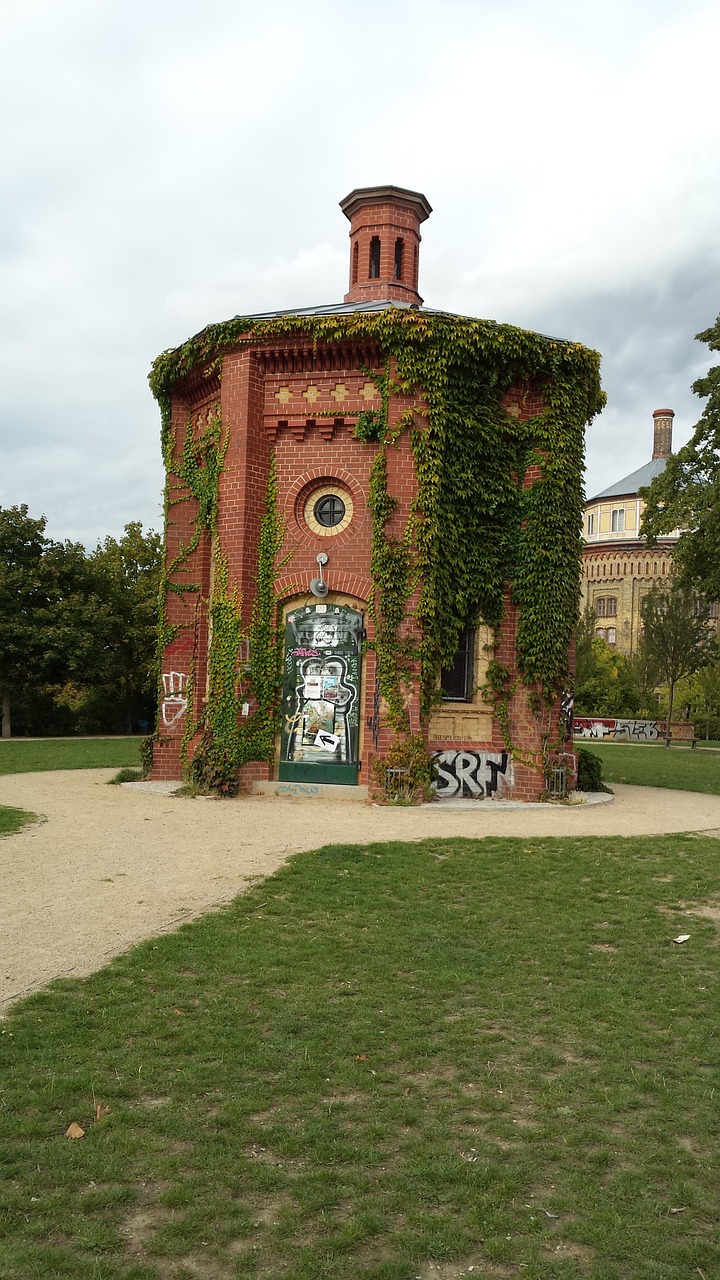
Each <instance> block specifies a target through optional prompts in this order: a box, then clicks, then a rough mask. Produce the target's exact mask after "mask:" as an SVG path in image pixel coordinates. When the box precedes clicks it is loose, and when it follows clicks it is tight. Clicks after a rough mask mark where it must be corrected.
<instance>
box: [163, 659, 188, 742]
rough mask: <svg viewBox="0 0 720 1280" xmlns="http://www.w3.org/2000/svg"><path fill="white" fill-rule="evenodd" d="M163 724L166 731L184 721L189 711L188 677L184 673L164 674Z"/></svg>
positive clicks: (166, 672)
mask: <svg viewBox="0 0 720 1280" xmlns="http://www.w3.org/2000/svg"><path fill="white" fill-rule="evenodd" d="M162 682H163V699H162V703H161V708H160V710H161V713H162V722H163V724H164V725H165V728H166V729H172V727H173V725H175V724H177V723H178V721H180V720H182V718H183V716H184V715H185V712H186V711H187V697H186V687H187V676H186V675H184V673H183V672H182V671H165V672H163V678H162Z"/></svg>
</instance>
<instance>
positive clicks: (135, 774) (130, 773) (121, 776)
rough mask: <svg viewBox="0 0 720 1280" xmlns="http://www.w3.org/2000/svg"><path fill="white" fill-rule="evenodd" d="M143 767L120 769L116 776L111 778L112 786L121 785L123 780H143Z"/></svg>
mask: <svg viewBox="0 0 720 1280" xmlns="http://www.w3.org/2000/svg"><path fill="white" fill-rule="evenodd" d="M141 781H142V769H120V770H119V772H118V773H116V774H115V777H114V778H111V779H110V786H111V787H119V786H120V784H121V783H122V782H141Z"/></svg>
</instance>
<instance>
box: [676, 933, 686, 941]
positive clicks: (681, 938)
mask: <svg viewBox="0 0 720 1280" xmlns="http://www.w3.org/2000/svg"><path fill="white" fill-rule="evenodd" d="M689 938H690V934H689V933H679V934H678V936H677V938H673V942H687V941H688V940H689Z"/></svg>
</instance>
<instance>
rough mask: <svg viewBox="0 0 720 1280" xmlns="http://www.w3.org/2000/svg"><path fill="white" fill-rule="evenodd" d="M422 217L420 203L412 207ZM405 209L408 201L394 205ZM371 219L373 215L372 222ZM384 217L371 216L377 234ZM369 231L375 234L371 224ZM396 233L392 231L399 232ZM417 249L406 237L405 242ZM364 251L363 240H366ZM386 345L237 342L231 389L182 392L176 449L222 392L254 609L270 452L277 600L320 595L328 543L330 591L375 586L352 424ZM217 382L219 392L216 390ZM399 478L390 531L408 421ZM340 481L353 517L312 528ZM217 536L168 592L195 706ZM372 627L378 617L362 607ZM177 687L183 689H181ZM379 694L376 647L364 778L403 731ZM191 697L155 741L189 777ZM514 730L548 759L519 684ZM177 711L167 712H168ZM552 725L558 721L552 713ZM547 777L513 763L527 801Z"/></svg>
mask: <svg viewBox="0 0 720 1280" xmlns="http://www.w3.org/2000/svg"><path fill="white" fill-rule="evenodd" d="M409 216H410V217H412V216H414V215H409ZM393 217H395V218H396V217H397V210H394V211H393ZM364 225H365V224H363V226H364ZM374 225H375V224H374V223H370V222H368V224H367V234H368V236H369V234H370V231H371V230H372V228H373V226H374ZM363 234H364V233H363ZM393 244H394V242H393ZM406 251H407V250H406ZM361 252H362V249H361ZM377 363H378V359H377V353H374V352H373V351H372V350H369V349H367V348H362V349H359V348H357V347H356V346H353V344H350V343H345V344H336V345H334V346H332V345H327V344H325V345H323V344H319V346H318V347H317V348H315V347H313V346H311V345H310V344H309V343H308V342H303V341H302V340H301V339H293V340H292V341H289V342H287V343H283V344H282V346H281V347H278V346H276V347H270V346H269V345H268V344H258V346H257V347H256V348H243V349H240V350H236V351H234V352H231V353H229V354H228V355H226V356H225V358H224V360H223V370H222V389H221V391H220V392H219V387H218V386H217V385H214V386H212V387H211V388H206V389H205V391H204V393H203V392H202V390H200V391H198V393H197V394H196V395H195V397H194V402H193V401H191V399H190V398H189V397H188V398H182V397H180V396H177V397H176V398H175V400H174V402H173V424H174V427H175V429H176V432H177V443H176V450H179V449H180V448H181V447H182V438H183V433H184V430H185V426H186V423H187V419H188V414H189V413H190V414H191V417H192V422H193V424H194V429H195V430H198V429H201V427H202V423H203V421H207V415H208V412H210V411H211V410H212V407H213V405H214V404H216V403H218V399H220V402H221V405H222V421H223V428H224V430H226V431H227V432H228V436H229V438H228V449H227V454H226V459H225V468H224V471H223V474H222V477H221V481H220V492H219V513H218V525H219V536H220V543H221V547H222V550H223V552H224V554H225V555H226V556H227V561H228V568H229V577H230V585H231V586H232V585H233V583H237V585H238V587H239V589H240V591H241V592H242V596H243V616H244V621H245V622H246V623H247V622H248V621H249V616H250V609H251V605H252V599H253V594H254V577H255V574H256V571H257V548H258V541H259V533H260V525H261V520H262V516H263V512H264V506H265V497H266V488H267V479H268V469H269V463H270V457H271V454H272V452H273V450H274V451H275V454H276V458H277V477H278V499H279V508H280V511H281V512H282V514H283V517H284V519H285V522H286V535H285V543H284V547H283V552H282V554H283V556H285V555H289V556H290V558H289V560H288V561H287V563H286V564H285V566H284V567H283V569H282V571H281V574H280V576H279V579H278V581H277V584H276V592H277V598H278V605H279V607H281V606H282V603H283V602H285V601H287V600H289V599H292V598H298V597H300V598H306V599H307V600H308V601H311V600H313V599H314V597H312V595H311V594H310V589H309V584H310V580H311V579H312V578H314V577H316V576H317V573H318V565H317V561H316V556H317V554H318V552H320V551H323V552H325V553H326V554H327V555H328V557H329V559H328V563H327V565H326V566H325V569H324V576H325V578H326V580H327V582H328V584H329V586H330V591H331V593H332V594H331V595H330V596H329V597H328V599H329V600H332V598H333V597H334V596H336V595H342V596H343V597H350V598H351V599H352V600H354V601H355V602H357V606H358V607H360V608H363V605H364V604H365V605H366V602H367V600H368V597H369V594H370V590H371V580H370V569H369V564H370V550H371V534H372V518H371V514H370V512H369V510H368V509H367V502H368V494H369V480H370V470H371V466H372V463H373V459H374V457H375V453H376V451H377V446H376V445H375V444H374V443H361V442H359V441H357V440H355V439H354V437H353V430H354V426H355V423H356V422H357V418H358V416H359V414H360V413H362V412H365V411H367V410H368V409H379V408H380V396H379V393H378V391H377V388H376V387H375V385H374V383H373V381H372V379H371V378H370V377H369V376H368V374H367V373H366V372H365V369H367V368H368V367H372V366H373V364H374V365H375V366H377ZM218 393H219V394H218ZM413 403H414V401H413V400H412V399H405V398H403V397H394V398H393V399H392V401H391V405H390V418H391V426H392V425H393V424H395V423H397V421H398V420H399V417H400V415H401V414H402V413H403V411H404V410H405V409H406V408H407V407H408V406H410V405H412V404H413ZM506 406H507V408H508V409H509V411H510V412H511V413H513V414H514V415H515V416H517V417H519V418H521V419H527V418H529V417H531V416H533V415H535V414H537V413H538V412H540V411H541V409H542V400H541V396H540V393H539V391H538V389H537V388H533V387H532V386H531V385H527V386H522V387H518V388H516V389H515V390H513V391H512V392H511V393H510V394H509V395H508V396H507V398H506ZM387 471H388V488H389V491H390V492H391V494H392V495H393V497H394V498H395V499H396V500H397V503H398V506H397V509H396V511H395V512H394V514H393V517H392V519H391V521H390V523H389V525H388V528H387V532H388V534H389V535H390V536H396V537H398V538H400V537H402V535H403V533H404V530H405V528H406V525H407V521H408V518H409V516H410V513H411V509H412V504H413V500H414V498H415V496H416V493H417V482H416V476H415V468H414V459H413V455H412V451H411V447H410V441H409V433H408V432H407V431H405V432H403V433H402V434H401V435H400V437H399V439H398V442H397V446H396V447H394V446H390V447H389V449H388V454H387ZM539 475H540V469H539V467H537V466H533V467H531V468H530V469H529V471H528V474H527V476H526V477H525V483H526V484H531V483H532V482H533V481H534V480H535V479H536V478H537V477H538V476H539ZM331 479H334V480H335V481H337V482H339V483H340V485H341V486H343V487H344V488H345V489H346V491H347V492H348V493H349V494H350V496H351V498H352V503H353V509H354V510H353V518H352V521H351V523H350V524H349V526H348V527H347V529H345V530H343V531H342V532H341V533H339V534H336V535H335V536H326V535H323V534H320V533H317V532H313V530H312V529H311V528H309V527H308V525H307V523H306V521H305V518H304V510H305V502H306V500H307V497H308V495H309V494H310V493H311V492H312V489H313V486H314V485H317V484H320V483H321V482H322V481H324V480H331ZM195 515H196V503H195V502H194V500H192V499H188V498H187V497H186V496H185V497H184V498H183V500H182V501H180V502H178V503H177V504H175V505H173V506H172V507H171V508H170V512H169V519H168V531H167V558H168V563H169V564H170V563H172V562H173V560H174V558H175V557H176V556H177V555H178V554H179V552H180V549H181V547H182V546H183V545H185V546H187V544H188V543H189V542H190V540H191V538H192V535H193V532H194V520H195ZM210 574H211V547H210V545H209V539H208V537H207V536H206V535H203V537H202V538H201V541H200V544H199V546H198V548H197V551H196V552H195V553H194V555H193V556H192V557H190V561H189V563H188V564H187V565H183V566H182V567H179V568H176V569H175V570H174V572H173V577H174V580H175V581H176V582H179V583H184V584H186V585H187V584H189V583H192V584H196V585H197V586H198V587H199V588H200V590H199V591H190V592H186V593H183V594H182V595H181V596H178V595H176V594H175V593H172V592H170V593H169V594H168V599H167V614H168V621H169V622H170V623H171V624H172V625H175V626H177V627H178V631H177V635H176V637H175V638H174V639H173V641H172V642H171V644H170V645H169V646H168V649H167V650H166V654H165V658H164V662H163V672H164V673H166V674H170V673H172V672H176V673H178V674H183V673H186V674H187V672H188V671H189V665H190V660H191V656H192V654H193V652H194V654H195V663H196V686H195V699H194V705H193V707H192V708H188V710H187V713H186V714H187V715H191V714H192V715H194V716H196V717H197V715H198V714H199V712H200V710H201V705H202V698H203V697H204V696H205V681H206V670H207V667H206V662H207V613H206V607H205V602H206V601H207V598H208V595H209V591H210ZM416 604H417V596H415V597H413V599H412V600H411V601H410V602H409V605H408V611H407V619H406V622H405V625H404V628H403V632H402V634H404V635H417V624H416V623H415V621H414V619H413V611H414V608H415V606H416ZM364 612H365V617H366V627H367V631H368V636H369V638H370V639H371V640H372V638H373V629H372V620H371V619H370V617H369V615H368V613H367V608H366V607H365V608H364ZM516 623H517V610H516V608H515V607H514V606H512V605H511V604H509V603H508V607H507V612H506V617H505V620H504V621H503V623H502V625H501V626H500V628H499V629H498V633H497V637H496V640H497V647H496V654H495V656H496V658H497V660H498V661H499V662H501V663H503V664H505V665H507V666H508V667H509V668H510V670H511V671H513V672H514V670H515V638H516ZM418 692H419V691H418V685H417V672H416V673H415V675H414V678H413V680H412V682H411V686H410V687H409V688H408V690H407V695H408V697H407V706H408V711H409V716H410V724H411V728H412V730H413V731H418V730H419V728H420V716H419V697H418ZM174 696H175V695H174V694H171V699H172V697H174ZM374 697H375V661H374V655H373V654H372V653H369V654H368V655H367V656H366V658H365V661H364V686H363V700H364V705H363V708H362V713H361V724H362V726H363V735H362V757H361V773H360V781H361V782H365V783H371V781H372V771H371V764H372V759H373V757H374V756H375V755H376V754H379V755H380V757H383V756H384V754H385V753H386V751H387V749H388V747H389V745H390V743H391V741H392V739H393V733H392V731H391V730H390V729H389V728H388V727H387V726H386V725H380V726H379V728H378V727H377V725H376V724H374V723H373V709H374ZM178 706H179V703H178V702H177V701H172V700H171V701H170V702H169V703H166V704H165V716H164V719H163V713H162V709H161V721H160V731H161V735H162V736H161V740H160V741H159V742H157V743H156V748H155V765H154V769H153V776H154V777H156V778H171V777H179V776H180V758H179V752H180V740H181V737H182V733H183V730H184V728H185V727H186V723H187V722H186V720H185V719H184V718H183V717H182V716H181V715H176V712H177V710H178ZM509 712H510V722H511V726H512V738H513V742H514V744H515V746H516V747H517V748H518V750H519V752H520V754H522V755H524V756H529V757H534V758H535V759H536V760H538V762H539V760H540V755H541V748H542V726H541V725H540V724H539V723H538V721H537V719H536V717H535V716H534V715H533V714H532V712H531V711H530V708H529V705H528V691H527V690H524V689H520V690H518V691H517V692H516V693H515V694H514V695H513V697H512V699H511V701H510V707H509ZM168 721H169V723H168ZM545 727H546V728H548V726H545ZM558 729H559V705H558V706H557V707H555V708H554V709H553V711H552V715H551V722H550V725H549V731H550V733H551V736H555V735H556V734H557V732H558ZM453 747H457V749H464V748H468V749H473V750H476V751H493V752H502V751H504V750H506V746H505V743H504V742H503V738H502V734H501V732H500V727H499V725H498V724H497V723H496V722H495V723H494V725H493V733H492V739H491V741H490V742H487V743H478V742H472V743H464V742H463V743H460V742H459V743H457V744H454V743H452V744H451V743H445V742H443V748H444V749H452V748H453ZM272 772H273V767H272V766H270V765H268V764H265V763H257V764H250V765H247V766H246V767H245V768H244V769H243V771H242V776H241V787H242V788H249V786H250V785H251V783H252V781H254V780H263V779H267V778H268V777H270V776H271V774H272ZM543 787H544V779H543V778H542V775H541V772H540V770H539V768H532V767H530V766H528V765H526V764H522V763H518V762H517V761H516V762H515V764H514V785H513V790H512V794H513V795H514V796H515V797H516V798H518V799H523V800H533V799H537V797H538V795H539V794H540V792H541V791H542V790H543Z"/></svg>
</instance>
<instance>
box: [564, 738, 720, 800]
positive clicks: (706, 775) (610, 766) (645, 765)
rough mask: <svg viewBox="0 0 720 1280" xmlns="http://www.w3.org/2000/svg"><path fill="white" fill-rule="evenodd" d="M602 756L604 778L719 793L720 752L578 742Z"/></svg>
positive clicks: (639, 785) (634, 784)
mask: <svg viewBox="0 0 720 1280" xmlns="http://www.w3.org/2000/svg"><path fill="white" fill-rule="evenodd" d="M575 746H576V747H580V746H582V747H584V748H585V749H586V750H588V751H592V752H593V754H594V755H596V756H599V757H600V759H601V760H602V765H603V781H604V782H607V783H609V784H610V785H612V783H613V782H628V783H631V784H632V785H633V786H636V787H671V788H672V789H673V790H675V791H702V792H704V793H705V794H706V795H713V796H717V795H720V753H718V754H716V753H715V752H713V751H700V750H698V749H697V748H696V749H695V750H694V751H693V750H691V748H690V747H666V746H665V744H664V743H663V744H662V746H656V745H655V744H654V743H643V744H640V745H638V746H635V745H630V744H628V745H626V744H625V743H618V742H592V743H590V742H576V743H575Z"/></svg>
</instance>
